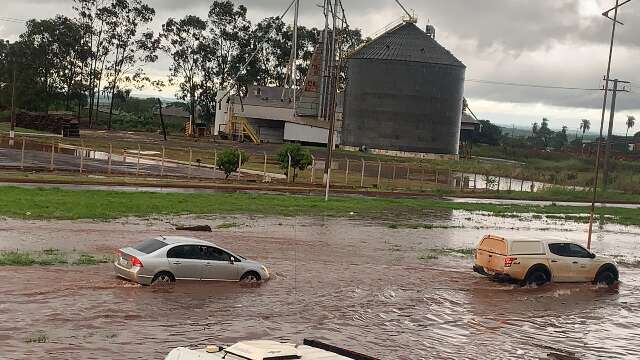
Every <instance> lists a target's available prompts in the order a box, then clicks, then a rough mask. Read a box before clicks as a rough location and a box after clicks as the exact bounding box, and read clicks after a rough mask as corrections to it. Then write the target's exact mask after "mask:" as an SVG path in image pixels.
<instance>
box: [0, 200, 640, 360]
mask: <svg viewBox="0 0 640 360" xmlns="http://www.w3.org/2000/svg"><path fill="white" fill-rule="evenodd" d="M421 220H422V222H423V223H428V224H438V225H441V226H443V227H444V226H451V227H455V228H439V229H430V230H428V229H415V230H414V229H392V228H390V227H389V225H390V223H389V222H388V221H382V220H376V221H371V222H363V221H352V220H345V219H322V218H298V219H280V218H267V217H191V216H185V217H156V218H149V219H122V220H118V221H112V222H98V221H74V222H67V221H18V220H0V249H16V248H19V249H23V250H43V249H46V248H56V249H61V250H63V251H68V252H72V251H77V252H80V251H86V252H91V253H101V254H108V253H112V252H113V251H114V250H115V249H117V248H118V247H121V246H123V245H125V244H130V243H132V242H137V241H140V240H143V239H146V238H149V237H154V236H157V235H160V234H183V235H185V234H186V235H194V236H197V237H200V238H203V239H208V240H213V241H215V242H217V243H218V244H219V245H220V246H223V247H226V248H229V249H232V250H235V251H237V252H238V253H239V254H242V255H244V256H247V257H249V258H255V259H257V260H261V261H263V262H265V263H266V264H267V265H268V266H269V267H270V268H271V270H272V273H275V276H274V279H273V280H271V281H269V282H267V283H265V284H262V285H261V286H258V287H247V286H241V285H239V284H206V285H203V284H197V283H196V284H194V283H178V284H176V285H175V286H173V287H169V288H157V287H140V286H137V285H134V284H131V283H128V282H125V281H122V280H119V279H117V278H116V277H114V276H113V273H112V270H111V267H110V266H109V265H98V266H87V267H79V266H57V267H46V268H43V267H29V268H16V267H0V277H2V278H3V279H4V280H3V281H2V282H1V283H0V319H2V320H3V321H2V323H1V324H0V358H1V359H33V358H38V359H39V358H43V359H44V358H47V359H69V358H81V359H99V358H109V359H110V358H124V357H127V358H134V359H137V358H149V359H161V358H163V356H164V355H165V354H166V353H167V352H168V351H169V350H170V349H171V348H172V347H176V346H185V345H186V346H202V345H208V344H230V343H233V342H235V341H237V340H244V339H256V338H266V339H276V340H285V341H295V342H300V341H301V340H302V339H303V338H305V337H308V338H316V339H319V340H325V341H328V342H331V343H334V344H336V345H339V346H345V347H350V348H352V349H353V350H356V351H360V352H364V353H367V354H370V355H372V356H376V357H379V358H381V359H433V358H438V359H440V358H444V359H446V358H450V359H460V358H463V359H466V358H468V359H475V358H482V359H504V358H514V359H540V358H542V359H545V358H551V359H572V358H579V359H596V358H638V356H640V341H639V340H638V339H639V338H640V285H639V284H640V267H639V266H638V265H637V262H638V258H639V257H640V247H639V244H638V239H639V238H640V228H637V227H626V226H609V225H607V226H606V227H605V228H604V229H600V232H599V234H598V236H597V238H596V239H595V242H594V250H595V251H596V252H599V253H603V254H608V255H616V256H617V257H618V258H619V259H620V260H621V263H623V265H621V279H622V283H621V284H620V285H619V288H618V289H615V290H611V289H608V288H601V287H596V286H593V285H590V284H584V285H572V284H563V285H549V286H544V287H542V288H539V289H531V288H519V287H516V286H512V285H506V284H499V283H494V282H490V281H488V280H487V279H485V278H483V277H480V276H478V275H476V274H474V273H473V272H471V271H469V269H470V267H471V263H472V260H471V258H469V257H465V256H463V255H458V254H457V253H456V252H453V251H450V252H449V253H448V255H439V256H438V258H437V259H435V258H431V259H429V260H420V258H422V259H425V257H423V256H421V255H423V254H425V253H428V252H429V251H433V250H434V249H440V251H441V252H440V253H444V251H442V249H468V248H471V247H472V246H473V244H474V243H475V242H476V241H477V240H478V239H479V237H480V236H482V235H483V234H486V233H488V232H492V233H497V234H500V235H505V236H509V235H531V234H537V235H540V234H542V235H544V236H555V237H560V238H563V239H564V238H568V239H572V240H580V239H583V238H585V236H584V230H585V228H586V226H585V225H583V224H574V223H568V224H567V223H566V222H564V221H562V222H561V221H557V220H545V219H498V218H494V217H491V216H484V215H474V214H470V213H466V212H463V211H437V212H433V213H432V214H429V215H428V218H424V219H421ZM416 221H417V220H416V219H413V220H406V221H405V222H407V223H409V222H416ZM229 223H235V224H236V225H237V226H235V227H231V228H229V229H226V230H222V229H220V230H215V231H214V232H213V233H188V232H187V233H185V232H176V231H174V230H172V228H173V225H172V224H210V225H212V227H215V226H216V225H220V224H229Z"/></svg>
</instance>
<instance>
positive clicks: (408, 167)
mask: <svg viewBox="0 0 640 360" xmlns="http://www.w3.org/2000/svg"><path fill="white" fill-rule="evenodd" d="M409 171H410V169H409V166H407V181H409Z"/></svg>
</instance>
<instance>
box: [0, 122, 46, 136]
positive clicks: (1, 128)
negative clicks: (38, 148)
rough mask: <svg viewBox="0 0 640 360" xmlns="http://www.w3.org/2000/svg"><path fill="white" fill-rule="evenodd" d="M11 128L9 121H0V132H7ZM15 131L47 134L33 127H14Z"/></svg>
mask: <svg viewBox="0 0 640 360" xmlns="http://www.w3.org/2000/svg"><path fill="white" fill-rule="evenodd" d="M10 130H11V123H9V122H0V132H9V131H10ZM16 132H24V133H34V134H48V133H47V132H45V131H38V130H33V129H25V128H20V127H17V128H16Z"/></svg>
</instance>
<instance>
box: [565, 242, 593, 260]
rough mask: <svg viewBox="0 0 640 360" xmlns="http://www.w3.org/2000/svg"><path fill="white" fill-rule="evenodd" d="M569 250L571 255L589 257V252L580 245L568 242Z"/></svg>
mask: <svg viewBox="0 0 640 360" xmlns="http://www.w3.org/2000/svg"><path fill="white" fill-rule="evenodd" d="M569 252H570V253H571V257H576V258H585V259H589V258H591V253H590V252H589V251H587V249H585V248H583V247H582V246H580V245H576V244H569Z"/></svg>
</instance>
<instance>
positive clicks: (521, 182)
mask: <svg viewBox="0 0 640 360" xmlns="http://www.w3.org/2000/svg"><path fill="white" fill-rule="evenodd" d="M523 191H524V180H520V192H523Z"/></svg>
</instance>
